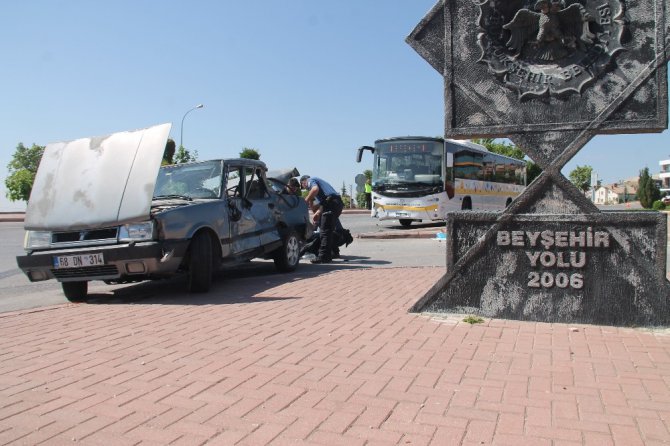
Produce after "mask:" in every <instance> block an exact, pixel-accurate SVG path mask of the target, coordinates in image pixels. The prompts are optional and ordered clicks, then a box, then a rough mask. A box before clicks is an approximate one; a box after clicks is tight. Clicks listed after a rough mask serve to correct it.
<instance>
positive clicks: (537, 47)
mask: <svg viewBox="0 0 670 446" xmlns="http://www.w3.org/2000/svg"><path fill="white" fill-rule="evenodd" d="M479 8H480V18H479V27H480V30H481V33H480V35H479V46H480V47H481V50H482V55H481V59H480V62H483V63H487V64H488V66H489V69H490V71H491V72H493V73H494V74H495V75H496V76H497V77H498V78H499V79H500V80H501V81H502V82H503V83H504V84H505V85H506V86H507V87H509V88H511V89H513V90H515V91H518V93H519V97H520V98H524V97H532V96H543V95H555V96H558V95H564V94H568V93H578V94H580V93H581V92H582V89H583V88H584V87H585V86H587V85H589V84H590V83H591V82H592V81H593V80H594V79H596V78H597V77H598V76H599V75H600V74H602V73H603V72H604V71H606V70H607V69H608V67H610V66H611V64H612V63H614V56H615V54H616V53H617V52H618V51H620V50H622V49H623V47H622V46H621V37H622V34H623V31H624V20H623V11H624V9H623V5H622V3H621V2H620V1H619V0H605V1H602V0H600V1H596V0H582V1H581V2H579V1H577V0H565V1H564V0H526V1H525V2H524V1H523V0H516V1H511V2H506V1H502V0H490V1H488V2H484V3H482V4H480V6H479Z"/></svg>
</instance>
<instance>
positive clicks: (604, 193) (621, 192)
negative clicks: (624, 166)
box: [593, 178, 637, 204]
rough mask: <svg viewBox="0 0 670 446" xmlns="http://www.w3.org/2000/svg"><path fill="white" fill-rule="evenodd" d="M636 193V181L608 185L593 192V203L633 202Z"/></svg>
mask: <svg viewBox="0 0 670 446" xmlns="http://www.w3.org/2000/svg"><path fill="white" fill-rule="evenodd" d="M636 193H637V179H632V178H631V179H630V180H627V181H624V182H623V184H617V183H613V184H608V185H606V186H600V187H598V188H597V189H596V190H595V194H594V197H593V202H594V203H595V204H618V203H627V202H630V201H635V199H636V196H635V194H636Z"/></svg>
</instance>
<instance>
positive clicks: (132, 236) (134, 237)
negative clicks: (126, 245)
mask: <svg viewBox="0 0 670 446" xmlns="http://www.w3.org/2000/svg"><path fill="white" fill-rule="evenodd" d="M153 236H154V222H153V221H145V222H142V223H131V224H127V225H123V226H121V227H120V228H119V241H120V242H128V241H142V240H151V239H152V238H153Z"/></svg>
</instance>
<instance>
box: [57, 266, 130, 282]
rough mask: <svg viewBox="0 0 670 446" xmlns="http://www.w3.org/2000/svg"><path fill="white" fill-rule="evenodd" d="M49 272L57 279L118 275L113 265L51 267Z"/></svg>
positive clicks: (113, 276) (100, 277)
mask: <svg viewBox="0 0 670 446" xmlns="http://www.w3.org/2000/svg"><path fill="white" fill-rule="evenodd" d="M51 273H52V274H53V275H54V277H56V278H57V279H76V278H81V277H86V278H88V279H91V278H98V279H113V278H117V277H119V270H118V268H117V267H116V266H115V265H102V266H89V267H84V268H66V269H52V270H51Z"/></svg>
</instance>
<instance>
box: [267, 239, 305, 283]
mask: <svg viewBox="0 0 670 446" xmlns="http://www.w3.org/2000/svg"><path fill="white" fill-rule="evenodd" d="M272 260H274V262H275V267H276V268H277V270H279V271H281V272H283V273H288V272H291V271H295V269H296V268H297V267H298V262H300V239H299V238H298V234H297V233H296V232H295V231H291V232H289V233H288V234H287V235H286V236H285V237H284V243H283V244H282V246H281V248H279V249H277V251H275V253H274V255H273V257H272Z"/></svg>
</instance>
